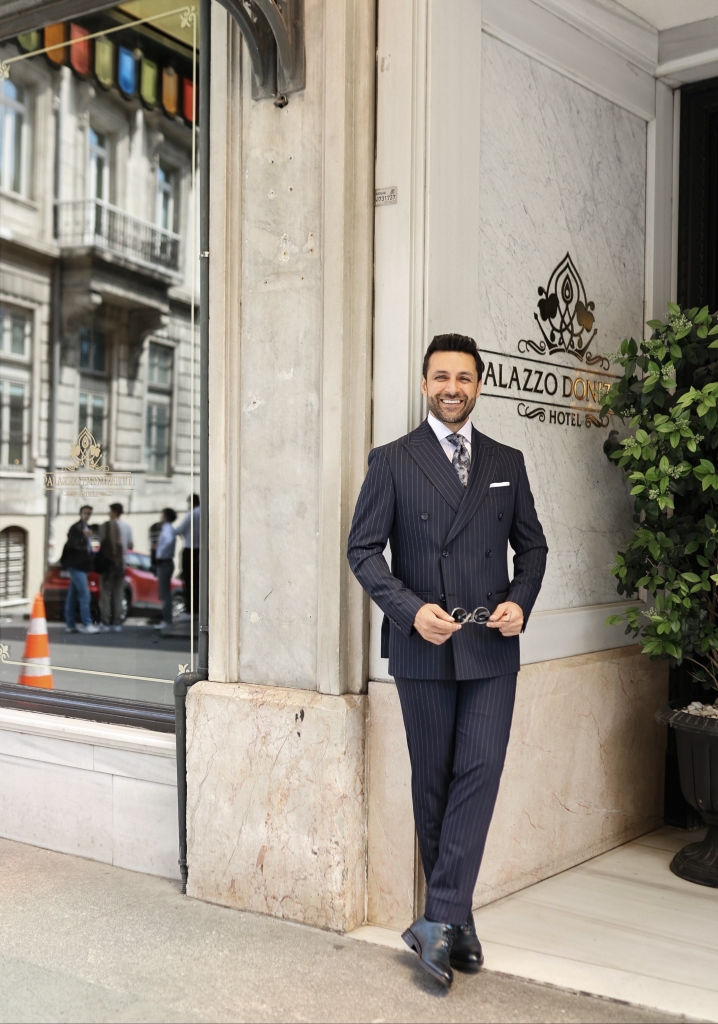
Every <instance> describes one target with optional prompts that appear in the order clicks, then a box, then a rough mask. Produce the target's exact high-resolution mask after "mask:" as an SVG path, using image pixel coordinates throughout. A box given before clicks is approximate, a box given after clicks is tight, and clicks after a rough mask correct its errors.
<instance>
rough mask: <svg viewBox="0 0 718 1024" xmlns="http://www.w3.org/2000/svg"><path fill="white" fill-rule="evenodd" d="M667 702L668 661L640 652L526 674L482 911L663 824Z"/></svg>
mask: <svg viewBox="0 0 718 1024" xmlns="http://www.w3.org/2000/svg"><path fill="white" fill-rule="evenodd" d="M667 699H668V666H667V664H665V663H661V662H651V661H649V659H648V658H646V657H645V655H643V654H641V653H640V651H639V649H638V648H637V647H624V648H619V649H618V650H614V651H600V652H598V653H596V654H585V655H581V656H579V657H575V658H564V659H561V660H560V661H549V662H539V663H537V664H534V665H526V666H525V667H524V668H523V669H522V670H521V672H520V674H519V689H518V694H517V701H516V709H515V711H514V719H513V725H512V730H511V741H510V743H509V749H508V752H507V757H506V765H505V767H504V773H503V775H502V778H501V787H500V789H499V796H498V800H497V803H496V811H495V814H494V818H493V821H492V823H491V829H490V831H489V837H488V840H487V843H486V852H485V855H484V862H483V865H482V868H481V871H480V873H479V881H478V884H477V886H476V890H475V894H474V905H475V906H482V905H483V904H485V903H490V902H491V901H492V900H495V899H499V898H500V897H501V896H504V895H506V894H507V893H509V892H515V891H516V890H517V889H522V888H524V886H527V885H531V884H533V883H534V882H538V881H540V879H542V878H547V877H548V876H549V875H555V874H557V873H558V872H559V871H564V870H565V869H566V868H569V867H572V866H573V865H574V864H580V863H581V861H584V860H588V858H589V857H595V856H597V855H598V854H599V853H604V852H605V851H606V850H610V849H612V848H613V847H615V846H620V845H621V844H622V843H626V842H628V841H629V840H630V839H635V838H636V836H640V835H643V834H644V833H646V832H649V831H651V829H654V828H657V827H658V826H659V825H660V824H661V823H662V818H663V766H664V757H665V741H666V730H665V728H664V727H663V726H660V725H658V724H657V723H656V721H655V720H654V713H655V711H656V710H657V709H658V708H659V707H661V706H662V705H663V704H664V703H665V702H666V700H667Z"/></svg>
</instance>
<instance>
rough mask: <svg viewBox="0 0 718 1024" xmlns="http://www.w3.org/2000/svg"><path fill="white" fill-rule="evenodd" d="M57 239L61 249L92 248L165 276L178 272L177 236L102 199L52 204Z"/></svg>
mask: <svg viewBox="0 0 718 1024" xmlns="http://www.w3.org/2000/svg"><path fill="white" fill-rule="evenodd" d="M55 210H56V217H57V223H56V229H57V240H58V243H59V245H60V246H61V247H62V248H63V249H93V250H94V251H95V252H97V253H98V255H100V256H104V257H105V258H109V259H110V261H111V262H113V261H114V260H119V261H120V262H122V263H124V264H125V265H129V266H131V267H134V268H145V269H146V270H149V271H153V272H154V273H155V274H157V273H158V272H159V273H160V274H161V275H163V276H166V277H171V278H173V279H175V280H176V279H177V278H178V277H179V276H180V236H179V235H177V234H175V233H174V232H173V231H167V230H165V229H164V228H161V227H158V226H157V225H156V224H152V223H151V222H150V221H147V220H142V218H141V217H134V216H132V214H130V213H127V212H125V210H120V209H119V208H118V207H117V206H113V205H112V204H111V203H106V202H104V201H103V200H101V199H76V200H70V201H67V202H58V203H56V204H55Z"/></svg>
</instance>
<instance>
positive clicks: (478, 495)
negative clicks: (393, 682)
mask: <svg viewBox="0 0 718 1024" xmlns="http://www.w3.org/2000/svg"><path fill="white" fill-rule="evenodd" d="M492 484H498V485H501V486H492ZM507 485H508V486H507ZM387 541H388V542H389V543H390V544H391V569H390V568H389V566H388V565H387V562H386V559H385V558H384V549H385V547H386V544H387ZM509 543H510V544H511V547H512V548H513V550H514V577H513V579H512V580H509V575H508V570H507V544H509ZM547 552H548V547H547V544H546V538H545V537H544V534H543V530H542V529H541V524H540V522H539V520H538V516H537V515H536V509H535V506H534V500H533V495H532V494H531V488H530V486H529V481H528V477H527V475H526V467H525V465H524V459H523V455H522V454H521V452H519V451H517V450H516V449H515V448H508V447H507V446H506V445H503V444H498V443H497V442H496V441H493V440H492V439H491V438H489V437H486V436H485V435H484V434H481V433H479V431H478V430H476V429H475V428H473V429H472V443H471V470H470V473H469V482H468V485H467V486H466V488H464V487H463V486H462V484H461V483H460V481H459V479H458V477H457V475H456V471H455V470H454V468H453V466H452V465H451V462H450V461H449V459H448V458H447V457H446V455H445V453H444V450H443V449H442V447H441V444H440V442H439V441H438V439H437V437H436V435H435V434H434V431H433V430H432V429H431V426H430V425H429V423H428V422H427V421H426V420H425V421H424V422H423V423H422V424H421V426H420V427H417V429H416V430H414V431H412V432H411V433H410V434H407V435H406V436H405V437H402V438H399V440H397V441H393V442H392V443H391V444H387V445H382V446H381V447H379V448H375V449H374V450H373V451H372V452H371V453H370V454H369V470H368V472H367V475H366V479H365V480H364V484H363V486H362V489H361V492H360V494H359V499H358V501H357V506H356V510H355V512H354V521H353V523H352V527H351V531H350V534H349V545H348V557H349V564H350V566H351V569H352V572H353V573H354V575H355V576H356V577H357V579H358V580H359V582H360V583H361V585H362V587H363V588H364V590H365V591H366V592H367V594H369V596H370V597H371V598H372V600H373V601H375V602H376V604H377V605H378V606H379V608H381V610H382V611H383V612H384V616H385V618H384V623H383V626H382V657H388V658H389V671H390V673H391V674H392V675H393V676H394V677H397V678H409V679H456V680H464V679H483V678H488V677H491V676H499V675H508V674H509V673H512V672H518V670H519V638H518V637H504V636H502V635H501V633H500V632H499V630H497V629H487V627H486V626H480V625H476V624H473V623H472V624H469V625H464V626H462V628H461V629H460V630H458V631H457V632H456V633H455V634H454V635H453V637H452V638H451V639H450V640H448V641H447V642H446V643H444V644H441V645H440V646H437V645H435V644H431V643H429V642H428V641H427V640H424V638H423V637H422V636H421V635H420V634H419V633H417V632H416V630H415V629H414V619H415V617H416V613H417V612H418V610H419V608H421V606H422V605H424V604H426V603H427V602H429V603H434V604H438V605H441V607H442V608H445V609H446V610H447V611H449V612H451V611H452V610H453V609H454V608H456V607H463V608H466V609H467V610H469V611H471V610H472V609H473V608H475V607H477V606H478V605H484V606H485V607H487V608H488V609H489V610H490V611H493V610H494V608H495V607H496V606H497V605H498V604H500V603H501V602H502V601H515V602H516V604H518V605H520V607H521V608H522V610H523V613H524V619H525V621H527V620H528V617H529V614H530V612H531V609H532V608H533V605H534V602H535V601H536V598H537V596H538V592H539V589H540V587H541V581H542V579H543V574H544V570H545V567H546V555H547Z"/></svg>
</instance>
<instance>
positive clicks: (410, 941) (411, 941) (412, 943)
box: [401, 928, 453, 988]
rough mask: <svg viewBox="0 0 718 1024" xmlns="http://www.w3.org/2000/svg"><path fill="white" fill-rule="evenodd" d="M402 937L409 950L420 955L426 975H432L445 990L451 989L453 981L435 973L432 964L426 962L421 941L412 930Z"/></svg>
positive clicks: (408, 930)
mask: <svg viewBox="0 0 718 1024" xmlns="http://www.w3.org/2000/svg"><path fill="white" fill-rule="evenodd" d="M401 937H402V939H403V940H404V942H405V943H406V944H407V946H408V947H409V949H411V950H413V952H414V953H416V954H418V957H419V963H420V964H421V966H422V967H423V968H424V970H425V971H426V973H427V974H429V975H431V977H432V978H433V979H434V981H438V982H439V984H440V985H443V986H444V988H451V982H452V980H453V979H452V978H446V977H444V975H443V974H439V973H438V971H435V970H434V968H433V967H432V966H431V965H430V964H427V962H426V961H425V960H424V958H423V957H422V955H421V945H420V943H419V940H418V939H417V938H416V937H415V935H414V933H413V932H412V930H411V928H407V929H406V931H405V932H404V933H403V934H402V936H401Z"/></svg>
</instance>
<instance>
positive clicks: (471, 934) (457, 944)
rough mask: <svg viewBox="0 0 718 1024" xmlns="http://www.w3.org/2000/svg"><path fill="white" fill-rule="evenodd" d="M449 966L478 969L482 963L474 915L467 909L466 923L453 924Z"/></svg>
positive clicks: (459, 968)
mask: <svg viewBox="0 0 718 1024" xmlns="http://www.w3.org/2000/svg"><path fill="white" fill-rule="evenodd" d="M449 959H450V962H451V966H452V967H455V968H456V969H457V971H480V970H481V967H482V965H483V963H484V954H483V953H482V951H481V943H480V942H479V940H478V938H477V937H476V926H475V925H474V915H473V914H472V913H471V911H469V916H468V917H467V918H466V924H460V925H454V941H453V942H452V943H451V952H450V957H449Z"/></svg>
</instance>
